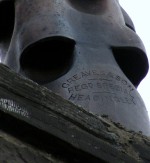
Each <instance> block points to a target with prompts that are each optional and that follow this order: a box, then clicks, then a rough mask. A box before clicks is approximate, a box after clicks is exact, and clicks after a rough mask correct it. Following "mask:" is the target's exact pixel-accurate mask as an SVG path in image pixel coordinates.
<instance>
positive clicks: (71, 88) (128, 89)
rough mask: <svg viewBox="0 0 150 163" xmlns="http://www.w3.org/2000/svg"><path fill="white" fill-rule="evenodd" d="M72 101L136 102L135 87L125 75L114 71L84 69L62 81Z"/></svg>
mask: <svg viewBox="0 0 150 163" xmlns="http://www.w3.org/2000/svg"><path fill="white" fill-rule="evenodd" d="M62 88H63V89H66V90H67V92H68V94H69V96H68V99H69V100H71V101H91V100H92V101H94V102H96V103H103V104H105V103H108V102H109V103H111V102H113V103H123V104H134V105H135V104H136V102H135V100H134V97H133V95H132V92H133V91H134V87H133V86H132V85H131V84H130V83H129V82H128V81H127V80H126V79H124V78H123V77H121V76H119V75H116V74H114V73H112V72H106V71H105V72H104V71H101V72H98V71H96V70H90V71H84V72H80V73H78V74H75V75H73V76H72V77H70V78H68V79H67V80H66V81H65V82H64V83H62Z"/></svg>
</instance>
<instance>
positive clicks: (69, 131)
mask: <svg viewBox="0 0 150 163" xmlns="http://www.w3.org/2000/svg"><path fill="white" fill-rule="evenodd" d="M0 111H1V115H2V116H1V120H0V122H1V125H0V127H1V129H2V130H3V131H5V132H6V131H7V132H8V133H9V134H12V133H14V131H15V134H13V135H15V137H17V138H19V139H21V137H20V136H17V132H18V135H19V131H20V132H23V130H26V131H27V132H28V133H26V135H27V136H28V139H30V140H31V141H32V139H33V140H34V138H33V135H34V133H36V132H37V133H39V134H38V136H39V139H37V141H39V140H40V138H41V142H42V143H43V144H42V149H40V146H38V150H42V152H43V151H44V146H45V152H46V153H47V152H48V148H47V147H46V146H47V144H46V142H44V140H43V139H45V140H47V141H48V139H51V137H53V138H54V139H55V144H56V147H55V151H59V152H60V149H59V150H58V148H60V146H61V145H60V144H63V145H62V146H61V148H62V147H64V150H65V149H66V151H68V152H69V151H70V150H71V153H72V155H73V153H74V154H75V153H76V156H77V157H78V156H79V155H80V156H79V158H78V161H80V159H81V160H82V159H83V158H87V160H88V159H91V160H93V161H94V162H100V161H101V162H102V161H103V162H112V163H114V162H115V163H117V162H128V163H129V162H132V163H134V162H150V149H149V148H150V139H149V138H147V137H146V136H143V135H142V134H141V133H134V132H132V131H127V130H126V129H125V128H123V127H122V126H121V125H120V124H115V123H113V122H111V121H110V120H109V119H108V118H107V117H105V116H103V117H100V116H96V115H93V114H92V113H89V112H87V111H85V110H84V109H83V108H81V107H79V106H76V105H74V104H72V103H71V102H69V101H67V100H65V99H63V98H61V97H60V96H58V95H56V94H54V93H53V92H51V91H50V90H48V89H46V88H44V87H42V86H39V85H38V84H36V83H34V82H33V81H31V80H29V79H26V78H25V77H22V76H20V75H18V74H16V73H14V72H13V71H12V70H10V69H9V68H7V67H5V66H4V65H2V64H1V65H0ZM3 122H4V123H5V124H3ZM13 123H14V124H17V125H18V126H20V127H19V131H17V130H16V129H15V127H14V126H15V125H14V124H13ZM11 125H12V126H11ZM9 126H11V127H10V128H11V129H10V128H9ZM27 126H28V127H27ZM12 128H14V131H13V130H12ZM29 128H30V129H29ZM31 128H32V129H31ZM28 129H29V131H28ZM21 130H22V131H21ZM31 130H32V131H33V130H34V132H32V131H31ZM42 133H45V134H46V135H48V136H40V134H42ZM38 136H37V137H38ZM2 137H3V141H5V140H7V139H6V138H5V136H2ZM26 140H27V139H26ZM56 142H57V143H56ZM58 142H59V143H58ZM38 143H39V144H41V143H40V142H35V143H34V144H36V146H37V144H38ZM14 144H15V143H14ZM31 144H32V143H31ZM50 144H51V143H50ZM50 144H49V145H50ZM52 146H55V145H54V144H53V145H52ZM4 149H5V148H4ZM46 149H47V150H46ZM53 149H54V148H53ZM62 152H63V150H62ZM56 153H57V152H56ZM77 153H78V154H77ZM79 153H80V154H79ZM64 156H65V157H69V156H66V155H65V153H64ZM82 156H83V157H82ZM66 159H67V158H66Z"/></svg>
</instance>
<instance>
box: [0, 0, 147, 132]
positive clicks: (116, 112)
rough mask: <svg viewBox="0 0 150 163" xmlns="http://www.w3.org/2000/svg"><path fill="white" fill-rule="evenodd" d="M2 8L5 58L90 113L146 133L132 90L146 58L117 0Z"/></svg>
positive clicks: (37, 1)
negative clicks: (104, 116) (106, 117)
mask: <svg viewBox="0 0 150 163" xmlns="http://www.w3.org/2000/svg"><path fill="white" fill-rule="evenodd" d="M8 7H9V11H10V12H8ZM0 9H1V10H0V18H1V23H2V26H0V35H1V41H0V53H1V56H2V62H3V63H5V64H6V65H8V66H9V67H10V68H12V69H13V70H15V71H16V72H17V73H20V74H22V75H24V76H26V77H27V78H30V79H32V80H34V81H35V82H37V83H39V84H41V85H44V86H45V87H47V88H49V89H50V90H52V91H54V92H55V93H57V94H59V95H60V96H62V97H64V98H65V99H68V100H70V101H72V102H73V103H75V104H77V105H80V106H82V107H83V108H84V109H85V110H87V111H89V112H92V113H93V114H97V115H108V116H109V118H110V119H112V120H113V121H115V122H118V123H121V124H122V125H124V126H125V127H127V128H129V129H132V130H135V131H142V132H143V133H144V134H147V135H148V134H149V131H150V130H149V119H148V114H147V111H146V108H145V105H144V103H143V101H142V99H141V97H140V95H139V94H138V92H137V90H136V87H137V86H138V84H139V83H140V81H141V80H142V79H143V78H144V77H145V75H146V73H147V71H148V60H147V57H146V53H145V49H144V46H143V44H142V42H141V40H140V39H139V37H138V36H137V34H136V32H135V29H134V26H133V23H132V21H131V19H130V18H129V16H128V15H127V13H126V12H125V11H124V10H123V9H122V8H121V7H120V5H119V3H118V1H117V0H86V1H85V0H15V1H13V0H8V1H2V0H1V1H0ZM4 16H5V17H4ZM7 24H9V26H8V25H7ZM5 34H6V35H5Z"/></svg>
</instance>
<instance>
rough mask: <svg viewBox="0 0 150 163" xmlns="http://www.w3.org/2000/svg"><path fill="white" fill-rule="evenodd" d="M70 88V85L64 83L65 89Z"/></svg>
mask: <svg viewBox="0 0 150 163" xmlns="http://www.w3.org/2000/svg"><path fill="white" fill-rule="evenodd" d="M69 86H70V85H69V84H67V83H63V84H62V87H63V88H68V87H69Z"/></svg>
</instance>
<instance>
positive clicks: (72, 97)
mask: <svg viewBox="0 0 150 163" xmlns="http://www.w3.org/2000/svg"><path fill="white" fill-rule="evenodd" d="M76 98H77V95H76V94H72V95H71V96H70V97H69V100H71V101H74V100H75V99H76Z"/></svg>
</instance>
